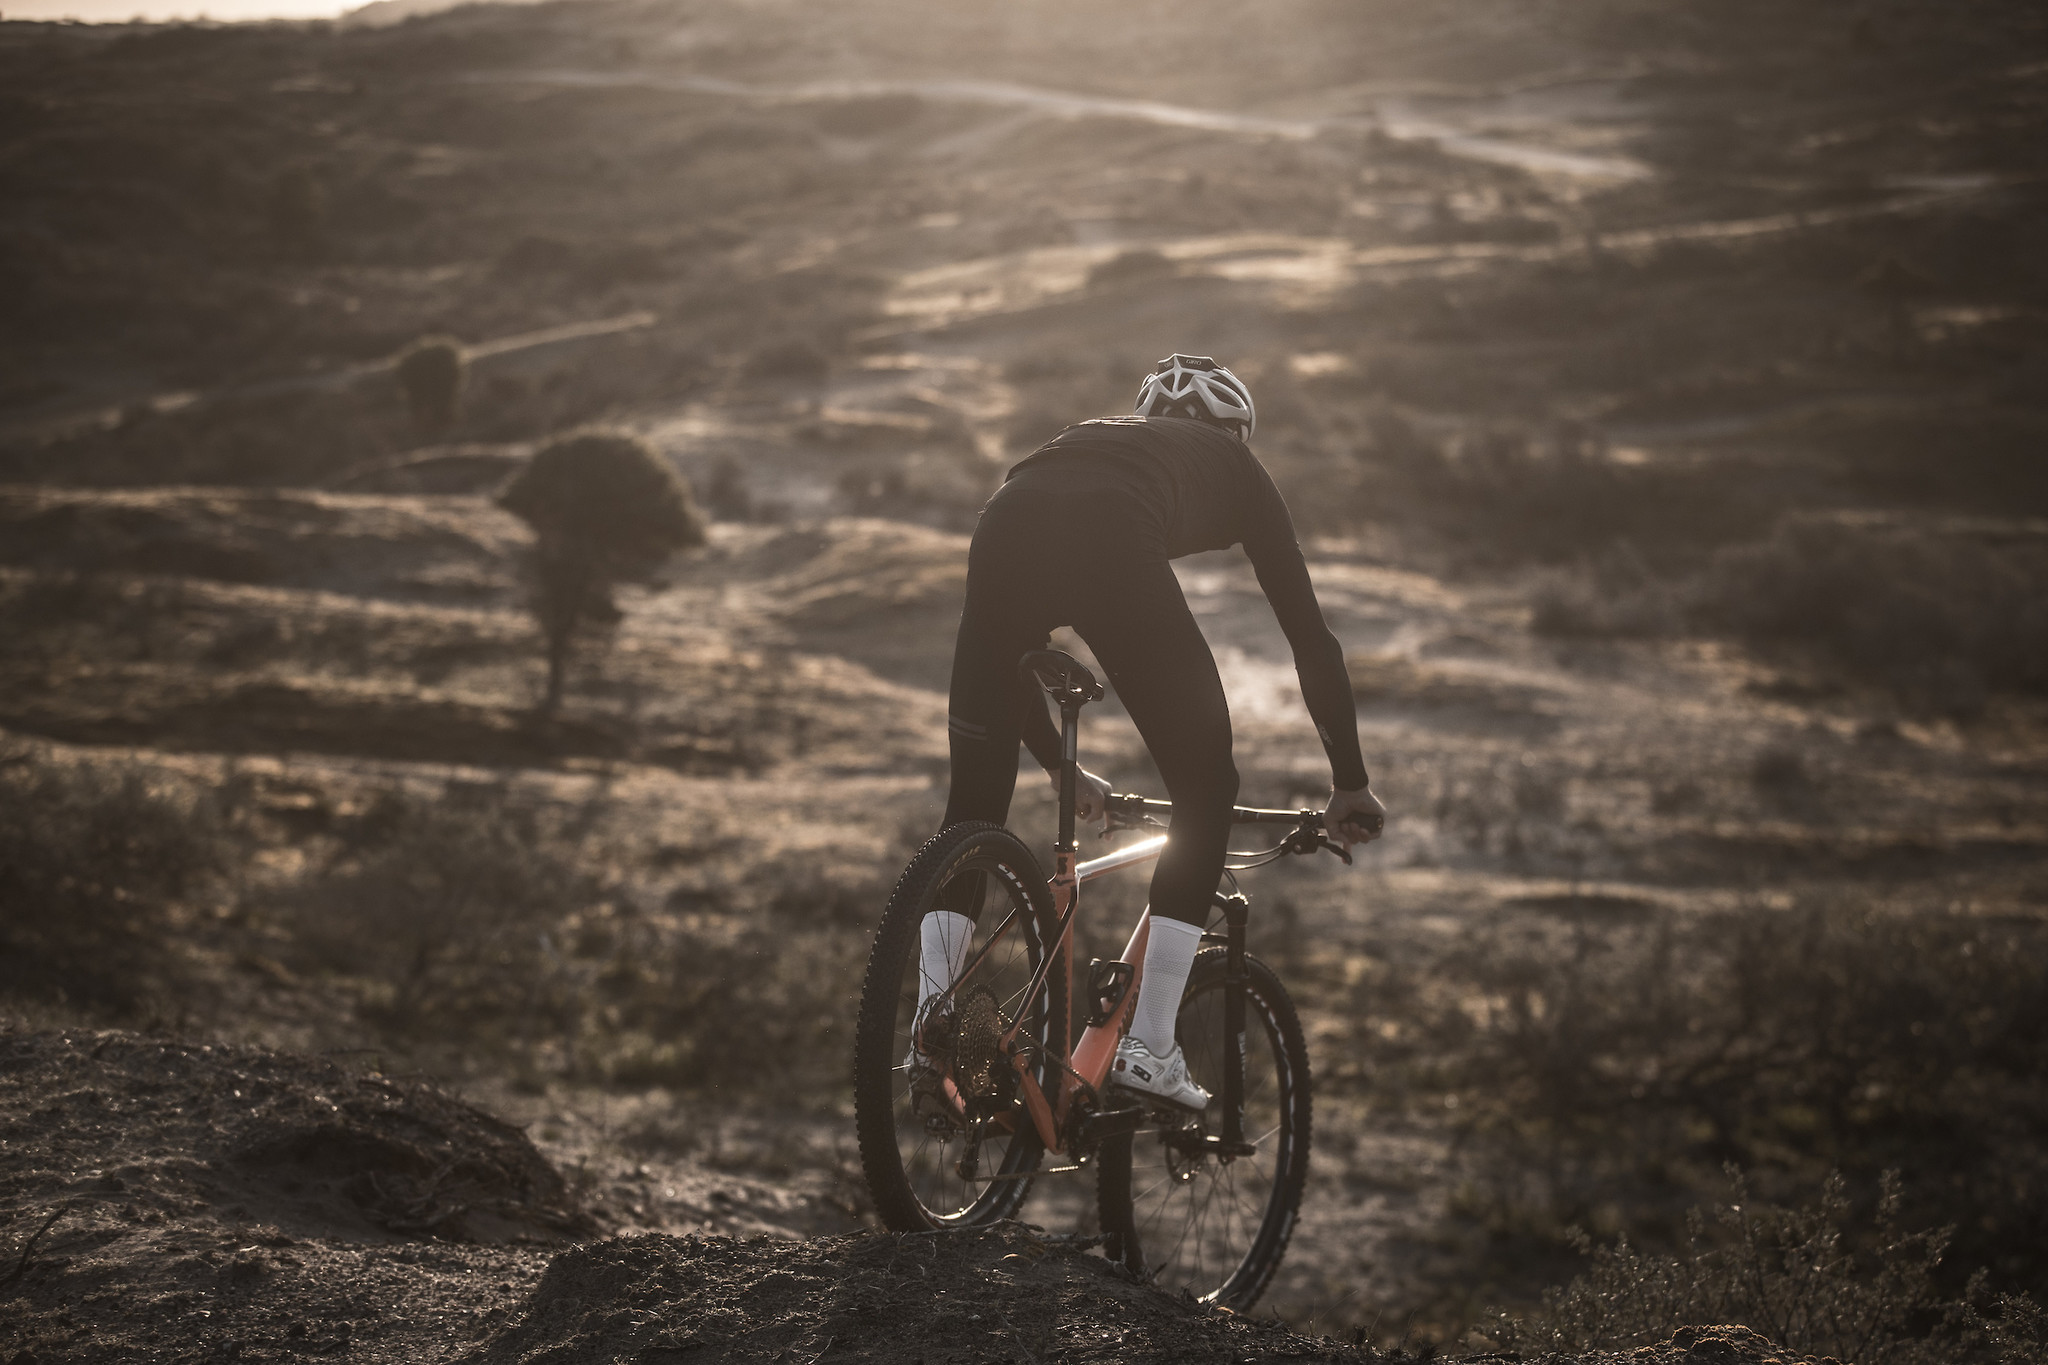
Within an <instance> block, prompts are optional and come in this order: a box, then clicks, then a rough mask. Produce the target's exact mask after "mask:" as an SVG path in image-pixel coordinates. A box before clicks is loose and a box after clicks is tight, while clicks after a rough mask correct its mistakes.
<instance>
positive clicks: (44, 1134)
mask: <svg viewBox="0 0 2048 1365" xmlns="http://www.w3.org/2000/svg"><path fill="white" fill-rule="evenodd" d="M0 1115H4V1120H0V1122H4V1129H0V1137H4V1140H5V1145H4V1147H0V1220H4V1222H0V1226H4V1229H5V1235H6V1236H7V1238H8V1241H7V1244H6V1247H5V1255H4V1261H5V1266H4V1270H0V1351H5V1352H7V1353H8V1356H7V1358H8V1359H10V1360H12V1361H15V1362H18V1365H31V1362H61V1361H80V1362H83V1361H159V1360H236V1361H278V1360H296V1359H301V1358H304V1357H308V1356H313V1357H327V1358H342V1359H349V1360H360V1361H417V1360H422V1359H435V1358H437V1359H459V1360H464V1361H475V1362H480V1363H481V1362H538V1361H554V1362H575V1361H591V1362H599V1361H619V1360H634V1361H666V1360H671V1359H674V1360H681V1359H694V1360H730V1361H764V1362H767V1361H775V1362H780V1361H787V1360H803V1361H821V1360H825V1359H827V1358H830V1359H833V1360H844V1361H877V1362H881V1361H888V1362H908V1361H918V1362H932V1365H937V1363H938V1362H970V1361H972V1362H995V1361H1039V1362H1051V1361H1062V1362H1077V1363H1078V1362H1091V1361H1099V1362H1111V1361H1116V1362H1122V1361H1150V1360H1156V1361H1183V1360H1187V1361H1218V1362H1231V1365H1238V1363H1239V1362H1245V1361H1284V1360H1303V1361H1329V1362H1340V1361H1366V1360H1375V1359H1380V1358H1381V1357H1380V1356H1379V1355H1377V1354H1376V1353H1375V1352H1372V1351H1370V1350H1362V1349H1360V1348H1359V1347H1357V1346H1354V1345H1350V1344H1346V1343H1342V1342H1338V1341H1334V1340H1331V1339H1329V1338H1309V1337H1305V1336H1301V1335H1299V1334H1297V1333H1295V1332H1292V1331H1289V1330H1287V1329H1286V1328H1285V1327H1283V1326H1282V1325H1281V1324H1280V1323H1279V1322H1278V1321H1277V1320H1274V1319H1252V1318H1243V1317H1237V1316H1233V1315H1231V1314H1228V1313H1223V1312H1218V1311H1211V1310H1204V1309H1201V1308H1199V1307H1196V1306H1194V1305H1191V1304H1189V1303H1186V1302H1183V1301H1179V1300H1175V1299H1173V1298H1171V1297H1169V1296H1167V1295H1165V1294H1162V1293H1159V1292H1157V1291H1155V1290H1152V1289H1149V1288H1147V1287H1145V1286H1143V1285H1139V1284H1136V1283H1133V1282H1132V1281H1131V1280H1130V1279H1129V1277H1128V1276H1126V1275H1123V1274H1122V1273H1120V1272H1119V1271H1118V1270H1117V1269H1116V1268H1115V1267H1113V1266H1111V1265H1110V1264H1109V1263H1108V1262H1106V1261H1103V1260H1101V1259H1100V1258H1098V1257H1093V1256H1090V1255H1088V1254H1086V1253H1087V1249H1088V1245H1089V1242H1088V1239H1076V1238H1073V1237H1062V1236H1049V1235H1047V1234H1046V1233H1045V1232H1044V1231H1043V1230H1042V1229H1036V1228H1032V1227H1029V1226H1026V1225H1023V1224H1007V1225H1004V1226H1002V1227H1000V1228H997V1229H994V1230H992V1231H989V1232H986V1233H976V1234H968V1235H948V1236H943V1237H941V1236H938V1235H909V1236H902V1235H896V1234H887V1233H874V1232H863V1233H859V1234H855V1235H850V1236H849V1235H842V1236H827V1237H818V1238H812V1239H809V1240H802V1241H795V1240H787V1239H786V1238H787V1231H788V1230H787V1229H784V1228H770V1229H764V1227H763V1225H762V1224H761V1223H760V1222H759V1221H758V1216H759V1213H760V1212H761V1208H760V1204H761V1201H762V1196H763V1195H764V1194H765V1195H767V1197H768V1199H769V1200H770V1201H772V1200H773V1198H774V1195H773V1193H772V1192H770V1191H764V1190H763V1189H761V1188H760V1187H759V1186H758V1185H756V1184H754V1183H753V1182H749V1181H745V1180H742V1179H735V1178H733V1177H730V1176H724V1177H721V1176H719V1175H717V1174H715V1173H713V1172H709V1171H706V1170H703V1169H701V1168H699V1169H695V1170H684V1169H668V1170H665V1171H664V1172H663V1173H662V1175H661V1177H660V1178H661V1179H663V1180H666V1181H671V1182H675V1181H682V1182H685V1183H687V1184H688V1185H689V1186H690V1190H689V1193H688V1194H687V1195H686V1196H685V1197H686V1198H687V1199H689V1200H691V1201H693V1202H694V1203H695V1204H696V1207H695V1208H694V1209H693V1210H692V1216H693V1217H696V1218H700V1219H701V1220H702V1221H701V1227H700V1230H698V1231H695V1232H691V1233H689V1234H687V1235H676V1234H673V1233H645V1232H632V1231H627V1230H622V1229H621V1226H620V1225H621V1223H622V1222H623V1221H625V1220H624V1219H623V1218H622V1214H623V1212H624V1211H623V1210H622V1209H620V1208H619V1207H618V1205H617V1204H616V1203H615V1202H614V1201H613V1198H612V1197H608V1196H612V1195H613V1192H612V1191H611V1190H608V1189H606V1188H604V1182H602V1181H600V1180H595V1179H593V1178H592V1173H591V1172H589V1171H588V1170H582V1171H578V1172H575V1173H573V1174H571V1175H569V1176H566V1177H565V1175H564V1174H563V1173H561V1172H559V1171H557V1170H556V1169H555V1168H554V1166H553V1165H552V1164H550V1163H549V1162H548V1160H547V1159H546V1158H545V1157H544V1156H543V1155H542V1154H541V1153H540V1152H539V1151H538V1150H537V1149H536V1148H535V1147H534V1146H533V1145H532V1143H530V1142H529V1141H528V1140H527V1139H526V1138H525V1137H524V1135H522V1134H521V1133H520V1131H519V1130H518V1129H516V1128H513V1127H510V1126H509V1125H507V1124H505V1123H503V1122H501V1121H499V1120H497V1119H495V1118H493V1117H492V1116H490V1115H489V1114H486V1113H484V1112H483V1111H481V1110H479V1109H476V1108H474V1107H473V1106H471V1105H467V1104H464V1103H462V1102H460V1101H456V1100H453V1099H450V1098H449V1097H447V1096H446V1095H445V1094H443V1093H442V1092H440V1091H438V1090H437V1089H435V1088H434V1087H433V1086H432V1085H430V1084H426V1083H424V1082H420V1081H404V1080H395V1079H392V1078H388V1077H385V1076H383V1075H381V1074H379V1073H377V1072H374V1071H364V1070H360V1069H355V1068H352V1067H349V1066H345V1065H341V1064H337V1063H335V1062H331V1061H324V1060H319V1059H314V1058H305V1057H298V1056H293V1055H291V1054H283V1053H275V1052H265V1051H261V1050H256V1049H250V1048H237V1047H230V1046H225V1045H211V1044H197V1045H194V1044H184V1043H174V1042H169V1041H164V1040H161V1039H156V1038H148V1037H144V1036H140V1035H135V1034H124V1033H104V1032H101V1033H92V1032H84V1033H30V1032H22V1031H15V1030H10V1031H8V1032H6V1033H5V1034H4V1035H0ZM645 1173H646V1168H645V1167H642V1168H641V1171H640V1174H642V1175H643V1176H644V1175H645ZM669 1194H670V1195H671V1196H672V1197H673V1196H674V1194H675V1191H674V1189H673V1188H671V1189H670V1190H669ZM674 1216H675V1215H674V1214H673V1213H672V1214H671V1217H674ZM764 1230H765V1231H769V1232H774V1233H781V1234H783V1235H781V1236H776V1235H763V1234H764ZM607 1234H610V1235H607ZM1581 1359H1582V1360H1583V1362H1584V1365H1593V1363H1594V1362H1595V1361H1596V1360H1606V1359H1615V1358H1612V1357H1594V1356H1586V1357H1583V1358H1581ZM1628 1359H1629V1360H1630V1361H1631V1362H1632V1363H1633V1365H1652V1363H1653V1362H1654V1365H1664V1362H1679V1361H1685V1362H1700V1363H1702V1365H1704V1363H1705V1362H1714V1363H1715V1365H1778V1362H1781V1361H1789V1360H1790V1359H1791V1357H1788V1356H1785V1355H1783V1354H1781V1353H1779V1352H1778V1351H1776V1350H1774V1349H1773V1348H1771V1347H1770V1345H1769V1344H1768V1343H1767V1342H1765V1341H1763V1340H1762V1339H1761V1338H1757V1337H1754V1336H1753V1335H1751V1334H1748V1333H1745V1332H1743V1331H1742V1330H1741V1329H1739V1328H1738V1329H1727V1330H1714V1329H1703V1330H1699V1331H1693V1332H1689V1333H1687V1334H1683V1335H1682V1336H1680V1337H1679V1338H1676V1339H1674V1340H1673V1341H1672V1342H1669V1343H1667V1344H1666V1345H1665V1346H1663V1347H1660V1348H1657V1349H1655V1350H1646V1351H1639V1352H1636V1353H1634V1354H1633V1355H1631V1356H1629V1357H1628ZM1558 1365H1564V1362H1563V1361H1562V1358H1559V1361H1558Z"/></svg>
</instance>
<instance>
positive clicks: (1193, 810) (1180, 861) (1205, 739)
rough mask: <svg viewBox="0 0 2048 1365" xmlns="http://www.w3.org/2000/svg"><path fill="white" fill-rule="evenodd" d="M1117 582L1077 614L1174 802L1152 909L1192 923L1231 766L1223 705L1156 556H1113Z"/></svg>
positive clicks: (1233, 796) (1211, 880)
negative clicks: (1126, 561)
mask: <svg viewBox="0 0 2048 1365" xmlns="http://www.w3.org/2000/svg"><path fill="white" fill-rule="evenodd" d="M1115 581H1116V584H1117V588H1118V591H1117V592H1116V593H1115V594H1114V595H1113V596H1111V597H1107V598H1105V600H1104V601H1103V602H1101V603H1100V604H1097V605H1096V606H1095V607H1094V608H1093V609H1091V610H1090V611H1089V612H1088V617H1087V619H1086V621H1085V622H1084V623H1077V625H1076V629H1077V630H1079V632H1080V634H1081V638H1083V639H1084V640H1086V641H1087V642H1088V647H1089V648H1090V649H1092V650H1094V651H1095V657H1096V658H1097V659H1098V660H1099V661H1100V662H1101V664H1102V667H1103V670H1104V671H1105V672H1106V673H1108V675H1109V680H1110V684H1111V685H1112V686H1114V687H1115V688H1116V694H1117V697H1118V699H1119V700H1121V701H1122V702H1123V704H1124V709H1125V710H1126V711H1128V712H1129V713H1130V716H1131V720H1132V721H1133V723H1135V724H1136V725H1137V727H1138V733H1139V734H1140V735H1141V736H1143V738H1144V740H1145V747H1146V748H1147V749H1148V750H1150V752H1151V754H1152V760H1153V762H1154V763H1156V764H1157V765H1158V767H1159V776H1160V778H1161V779H1162V780H1163V781H1164V782H1165V783H1166V794H1167V796H1168V798H1169V799H1171V800H1172V802H1173V837H1172V838H1171V839H1170V840H1169V841H1168V842H1167V846H1166V852H1165V853H1163V854H1161V855H1160V858H1159V865H1158V867H1157V868H1156V869H1155V870H1154V871H1153V874H1152V914H1153V917H1154V918H1155V919H1156V918H1159V917H1161V916H1164V917H1166V918H1168V919H1176V920H1181V921H1184V922H1186V923H1189V924H1195V925H1200V924H1203V923H1205V922H1207V920H1208V918H1209V907H1210V897H1211V895H1212V894H1213V893H1214V892H1215V890H1216V884H1217V882H1218V881H1219V880H1220V879H1221V878H1222V876H1223V855H1224V849H1225V846H1226V844H1227V843H1228V840H1229V837H1230V811H1231V807H1232V805H1233V804H1234V803H1235V802H1236V800H1237V767H1236V765H1235V764H1234V763H1233V762H1232V761H1231V757H1230V707H1229V704H1228V703H1227V702H1226V701H1225V700H1224V696H1223V679H1222V678H1221V677H1220V676H1218V674H1217V672H1216V659H1215V656H1213V655H1212V654H1211V653H1210V652H1209V642H1208V641H1207V640H1205V639H1203V638H1202V631H1201V627H1200V626H1198V625H1196V624H1195V618H1194V613H1192V612H1190V611H1189V610H1188V604H1187V599H1186V598H1185V597H1184V596H1183V595H1182V594H1181V590H1180V582H1179V580H1178V579H1176V578H1175V577H1174V575H1173V569H1172V567H1171V566H1170V565H1169V564H1167V563H1166V562H1165V561H1164V560H1154V561H1150V562H1145V563H1139V564H1134V565H1124V566H1119V567H1118V568H1117V570H1116V571H1115Z"/></svg>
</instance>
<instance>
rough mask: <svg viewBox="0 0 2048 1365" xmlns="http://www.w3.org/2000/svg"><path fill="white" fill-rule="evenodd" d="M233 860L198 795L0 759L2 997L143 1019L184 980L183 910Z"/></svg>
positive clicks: (128, 778)
mask: <svg viewBox="0 0 2048 1365" xmlns="http://www.w3.org/2000/svg"><path fill="white" fill-rule="evenodd" d="M225 862H226V843H225V838H224V833H223V829H222V826H221V823H220V820H219V818H218V816H217V814H216V812H215V811H214V809H213V808H212V807H211V806H210V805H209V804H208V803H206V802H205V801H203V800H200V799H198V798H196V797H194V796H192V795H191V794H190V793H188V792H185V791H181V790H178V789H175V788H172V787H170V786H168V785H165V784H163V783H161V782H154V781H152V780H151V779H150V778H149V777H148V776H147V775H145V774H144V773H142V772H141V771H139V770H134V769H127V770H115V771H103V770H99V769H89V768H58V767H53V766H50V765H48V764H46V763H45V762H42V761H40V760H39V759H37V758H36V757H35V756H34V755H33V754H30V753H27V752H24V751H19V750H17V751H14V752H10V753H6V754H0V906H4V907H5V913H4V915H0V993H4V994H6V995H9V996H14V997H17V998H24V999H34V1000H43V1001H55V1002H59V1003H73V1004H78V1005H83V1006H86V1007H88V1008H92V1009H100V1010H106V1011H109V1012H111V1013H113V1014H115V1015H117V1016H120V1015H134V1014H137V1013H139V1012H141V1011H142V1010H144V1009H145V1008H146V1007H147V1006H149V1005H150V1004H151V1003H152V1002H153V1001H154V1000H155V999H156V998H157V997H158V996H160V995H161V994H162V993H163V992H164V991H166V990H167V989H168V988H170V987H171V986H173V985H175V983H176V978H177V975H178V972H177V966H176V959H175V956H174V954H173V953H172V950H171V947H170V940H171V938H172V937H173V926H172V923H171V919H172V915H173V913H174V911H175V910H176V909H177V908H178V906H179V905H180V904H181V902H183V901H184V900H185V898H187V897H189V896H191V895H192V894H194V893H195V892H196V891H198V890H200V889H202V888H203V887H204V886H205V885H206V884H207V883H208V882H209V881H210V880H211V879H213V878H214V877H216V876H217V875H219V874H220V873H221V871H222V870H223V868H224V865H225Z"/></svg>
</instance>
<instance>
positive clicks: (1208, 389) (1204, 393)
mask: <svg viewBox="0 0 2048 1365" xmlns="http://www.w3.org/2000/svg"><path fill="white" fill-rule="evenodd" d="M1133 411H1135V412H1136V413H1137V414H1138V416H1140V417H1193V418H1195V419H1197V420H1198V421H1203V422H1212V423H1214V424H1215V425H1217V426H1220V427H1228V428H1229V429H1231V430H1232V431H1235V432H1236V433H1237V436H1238V439H1239V440H1241V441H1249V440H1251V438H1252V431H1253V430H1254V429H1255V428H1256V427H1257V426H1258V421H1259V418H1258V412H1257V410H1256V409H1254V408H1253V407H1252V391H1251V390H1250V389H1248V388H1246V387H1245V385H1244V381H1243V380H1242V379H1239V378H1238V377H1237V376H1236V375H1234V374H1232V373H1231V372H1230V371H1229V370H1226V369H1224V368H1223V367H1222V366H1221V365H1218V364H1217V363H1216V362H1215V361H1214V360H1211V359H1210V358H1209V357H1208V356H1205V355H1170V356H1168V357H1167V358H1166V359H1164V360H1162V361H1160V362H1159V364H1158V365H1156V366H1154V367H1153V370H1152V373H1150V374H1148V375H1146V376H1145V382H1144V383H1143V384H1142V385H1140V386H1139V387H1138V405H1137V407H1136V408H1135V409H1133Z"/></svg>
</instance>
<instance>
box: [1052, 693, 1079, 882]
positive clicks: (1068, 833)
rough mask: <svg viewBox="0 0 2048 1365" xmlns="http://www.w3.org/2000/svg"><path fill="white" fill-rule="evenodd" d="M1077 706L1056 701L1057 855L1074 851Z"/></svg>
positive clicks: (1071, 700)
mask: <svg viewBox="0 0 2048 1365" xmlns="http://www.w3.org/2000/svg"><path fill="white" fill-rule="evenodd" d="M1080 736H1081V703H1080V702H1079V701H1077V700H1075V699H1074V698H1072V697H1061V698H1060V831H1059V839H1058V841H1057V842H1056V843H1055V844H1054V845H1053V847H1054V849H1055V850H1056V851H1057V852H1060V853H1072V852H1073V851H1074V789H1075V786H1076V785H1077V783H1078V782H1079V780H1080V779H1079V774H1080V771H1081V759H1080V755H1081V738H1080Z"/></svg>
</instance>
